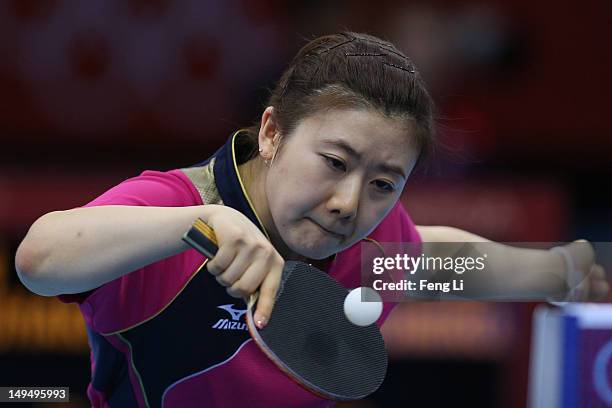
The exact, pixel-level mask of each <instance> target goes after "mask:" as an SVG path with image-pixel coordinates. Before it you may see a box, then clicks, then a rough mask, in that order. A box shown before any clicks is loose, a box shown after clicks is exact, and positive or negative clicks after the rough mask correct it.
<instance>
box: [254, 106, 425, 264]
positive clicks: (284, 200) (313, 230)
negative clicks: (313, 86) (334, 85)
mask: <svg viewBox="0 0 612 408" xmlns="http://www.w3.org/2000/svg"><path fill="white" fill-rule="evenodd" d="M417 157H418V150H417V148H416V146H415V145H414V138H413V136H412V130H411V129H409V128H408V129H407V128H406V125H405V122H400V121H399V120H397V119H390V118H388V117H385V116H383V115H381V114H379V113H378V112H376V111H373V110H333V111H328V112H324V113H320V114H316V115H313V116H311V117H308V118H306V119H304V120H303V121H301V122H300V124H299V125H298V126H297V128H296V129H295V130H294V132H292V133H291V134H290V135H288V136H287V137H286V140H285V141H284V144H283V146H282V147H281V149H280V151H279V152H278V154H277V156H276V157H275V158H274V161H273V163H272V165H271V166H270V169H269V171H268V174H267V177H266V181H265V193H266V197H267V201H268V206H269V211H270V215H271V217H272V220H273V222H274V225H275V229H276V230H277V233H278V234H279V235H280V238H281V239H282V240H283V241H284V243H285V245H286V246H287V247H289V249H290V250H292V251H293V252H295V253H298V254H300V255H302V256H305V257H307V258H310V259H324V258H326V257H328V256H330V255H332V254H334V253H336V252H339V251H341V250H343V249H346V248H348V247H349V246H351V245H353V244H355V243H356V242H358V241H360V240H361V239H363V238H364V237H366V236H367V235H368V234H369V233H370V232H371V231H372V230H373V229H374V228H375V227H376V226H377V225H378V224H379V222H380V221H381V220H382V219H383V218H384V217H385V215H387V213H388V212H389V211H390V210H391V208H392V207H393V206H394V204H395V203H396V201H397V200H398V198H399V196H400V194H401V192H402V189H403V187H404V184H405V183H406V179H407V177H408V176H409V174H410V172H411V171H412V168H413V167H414V165H415V163H416V160H417Z"/></svg>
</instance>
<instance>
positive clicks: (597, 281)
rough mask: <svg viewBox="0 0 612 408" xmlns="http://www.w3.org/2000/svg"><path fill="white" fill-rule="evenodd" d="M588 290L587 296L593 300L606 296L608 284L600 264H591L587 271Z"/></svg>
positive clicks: (608, 288)
mask: <svg viewBox="0 0 612 408" xmlns="http://www.w3.org/2000/svg"><path fill="white" fill-rule="evenodd" d="M589 280H590V291H589V297H590V298H591V299H593V300H602V299H604V298H606V296H608V293H609V291H610V284H609V282H608V280H607V276H606V271H605V270H604V268H603V267H602V266H601V265H593V266H592V267H591V271H590V273H589Z"/></svg>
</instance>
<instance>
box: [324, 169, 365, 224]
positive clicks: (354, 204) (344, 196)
mask: <svg viewBox="0 0 612 408" xmlns="http://www.w3.org/2000/svg"><path fill="white" fill-rule="evenodd" d="M360 196H361V180H360V179H359V177H352V178H349V177H347V178H345V179H344V180H343V181H341V182H340V183H338V184H337V185H336V188H335V190H334V192H333V194H332V196H331V198H330V199H329V200H328V202H327V209H328V210H329V211H330V212H331V213H332V214H334V215H335V216H336V218H340V219H342V220H345V221H349V220H353V219H354V218H355V217H356V215H357V209H358V208H359V197H360Z"/></svg>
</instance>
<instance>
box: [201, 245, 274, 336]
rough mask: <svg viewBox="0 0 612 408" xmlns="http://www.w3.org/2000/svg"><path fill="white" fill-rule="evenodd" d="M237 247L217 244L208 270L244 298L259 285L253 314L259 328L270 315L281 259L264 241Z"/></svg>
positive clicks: (234, 294) (230, 292) (229, 289)
mask: <svg viewBox="0 0 612 408" xmlns="http://www.w3.org/2000/svg"><path fill="white" fill-rule="evenodd" d="M239 247H240V246H236V245H228V246H225V247H221V248H220V249H219V251H218V252H217V255H216V256H215V258H214V259H213V260H211V261H209V262H208V265H209V266H208V270H209V272H210V273H211V274H212V275H214V276H215V279H216V280H217V282H219V284H221V285H222V286H225V287H226V288H227V289H226V290H227V293H228V294H229V295H230V296H232V297H235V298H243V299H246V298H247V297H248V296H249V295H251V294H252V293H254V292H256V291H257V289H258V288H259V290H260V292H259V300H258V303H257V310H256V312H255V315H254V318H255V322H256V325H257V327H258V328H260V329H261V328H263V327H264V326H265V325H266V323H267V322H268V321H269V319H270V316H271V315H272V309H273V308H274V300H275V298H276V292H277V290H278V287H279V285H280V279H281V276H282V270H283V266H284V260H283V258H282V257H281V256H280V255H279V254H278V252H277V251H276V250H275V249H274V247H273V246H272V245H271V244H270V243H268V242H267V241H265V242H260V243H247V244H245V245H244V246H243V247H240V248H239Z"/></svg>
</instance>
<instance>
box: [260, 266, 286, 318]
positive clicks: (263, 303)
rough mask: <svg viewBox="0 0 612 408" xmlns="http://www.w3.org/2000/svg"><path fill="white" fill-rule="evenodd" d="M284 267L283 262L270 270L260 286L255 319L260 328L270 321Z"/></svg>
mask: <svg viewBox="0 0 612 408" xmlns="http://www.w3.org/2000/svg"><path fill="white" fill-rule="evenodd" d="M282 268H283V265H282V263H281V264H280V266H277V267H275V268H274V269H272V270H270V272H269V273H268V274H267V275H266V277H265V278H264V280H263V282H262V283H261V286H260V287H259V300H258V301H257V309H256V310H255V314H254V315H253V319H254V320H255V325H256V326H257V328H258V329H260V330H261V329H263V328H264V327H265V326H266V324H268V322H269V321H270V316H271V315H272V310H273V309H274V302H275V300H276V292H277V291H278V287H279V285H280V280H281V276H282V273H283V269H282Z"/></svg>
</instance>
